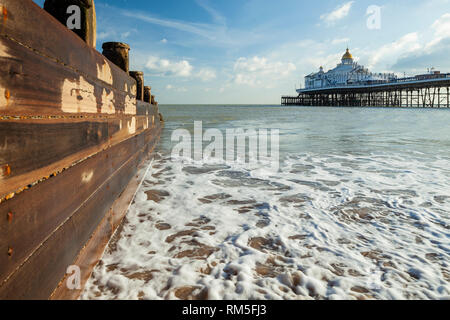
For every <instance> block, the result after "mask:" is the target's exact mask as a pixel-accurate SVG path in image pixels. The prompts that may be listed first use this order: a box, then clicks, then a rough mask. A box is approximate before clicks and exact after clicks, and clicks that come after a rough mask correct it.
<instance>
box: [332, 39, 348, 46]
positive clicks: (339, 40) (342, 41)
mask: <svg viewBox="0 0 450 320" xmlns="http://www.w3.org/2000/svg"><path fill="white" fill-rule="evenodd" d="M349 42H350V39H349V38H342V39H333V41H331V44H332V45H336V44H341V43H349Z"/></svg>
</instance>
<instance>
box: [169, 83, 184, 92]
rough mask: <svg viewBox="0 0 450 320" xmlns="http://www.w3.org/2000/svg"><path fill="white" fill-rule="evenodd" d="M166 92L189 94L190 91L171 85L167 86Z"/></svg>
mask: <svg viewBox="0 0 450 320" xmlns="http://www.w3.org/2000/svg"><path fill="white" fill-rule="evenodd" d="M166 90H168V91H175V92H187V91H188V90H187V89H186V88H185V87H177V86H175V87H174V86H173V85H171V84H168V85H167V86H166Z"/></svg>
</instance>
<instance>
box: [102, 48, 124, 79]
mask: <svg viewBox="0 0 450 320" xmlns="http://www.w3.org/2000/svg"><path fill="white" fill-rule="evenodd" d="M102 48H103V55H104V56H105V57H106V58H108V59H109V60H110V61H111V62H112V63H114V64H115V65H116V66H118V67H119V68H121V69H122V70H123V71H125V72H126V73H128V72H129V70H130V69H129V66H130V58H129V52H130V46H129V45H127V44H126V43H123V42H105V43H104V44H103V45H102Z"/></svg>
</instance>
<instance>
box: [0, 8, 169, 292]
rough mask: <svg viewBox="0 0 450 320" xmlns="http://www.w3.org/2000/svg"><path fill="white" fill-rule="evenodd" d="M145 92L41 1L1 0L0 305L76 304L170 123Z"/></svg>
mask: <svg viewBox="0 0 450 320" xmlns="http://www.w3.org/2000/svg"><path fill="white" fill-rule="evenodd" d="M161 119H162V118H161V117H160V114H159V111H158V106H157V105H156V104H153V105H152V104H150V103H146V102H143V101H137V100H136V80H135V79H133V78H132V77H130V76H129V75H128V73H127V72H125V71H123V70H122V69H121V68H119V67H117V66H116V65H115V64H114V63H112V62H111V61H109V60H108V59H107V58H106V57H105V56H103V55H102V54H100V53H99V52H98V51H96V50H95V48H93V47H92V46H90V45H87V44H86V43H85V42H84V41H83V40H82V39H81V38H80V37H79V36H77V35H76V34H74V33H73V32H71V31H69V30H68V29H67V28H65V26H64V25H62V24H61V23H60V22H59V21H58V20H57V19H55V18H54V17H52V16H51V15H50V14H48V13H47V12H45V11H44V10H42V9H41V8H40V7H39V6H37V5H36V4H34V3H33V1H31V0H20V1H18V0H0V299H49V298H52V299H73V298H76V297H77V295H78V294H79V293H80V290H77V291H70V290H69V289H68V288H67V287H66V286H65V283H64V280H63V279H65V277H66V271H67V268H68V267H69V266H71V265H73V264H77V265H79V266H80V268H81V270H82V281H83V283H84V282H85V281H86V280H87V279H88V278H89V275H90V272H91V271H92V268H93V267H94V266H95V264H96V263H97V262H98V259H99V257H100V255H101V254H102V252H103V249H104V248H105V246H106V244H107V242H108V240H109V238H110V237H111V236H112V234H113V233H114V230H115V229H116V228H117V227H118V226H119V224H120V222H121V220H122V218H123V217H124V215H125V213H126V210H127V208H128V204H129V203H130V202H131V201H132V198H133V195H134V192H135V190H136V188H137V187H138V185H139V181H140V180H141V179H142V178H143V176H142V175H139V174H138V168H139V167H142V165H143V163H144V161H145V160H146V159H148V158H149V156H151V152H152V151H153V150H154V148H155V146H156V144H157V142H158V140H159V136H160V134H161V131H162V127H163V123H162V120H161Z"/></svg>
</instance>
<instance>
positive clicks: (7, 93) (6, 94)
mask: <svg viewBox="0 0 450 320" xmlns="http://www.w3.org/2000/svg"><path fill="white" fill-rule="evenodd" d="M5 98H6V100H9V98H11V93H10V92H9V90H5Z"/></svg>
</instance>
